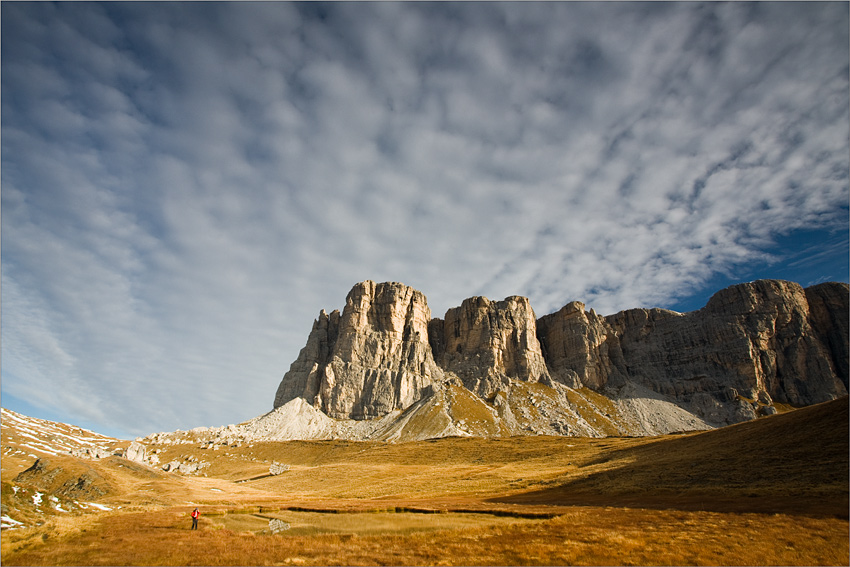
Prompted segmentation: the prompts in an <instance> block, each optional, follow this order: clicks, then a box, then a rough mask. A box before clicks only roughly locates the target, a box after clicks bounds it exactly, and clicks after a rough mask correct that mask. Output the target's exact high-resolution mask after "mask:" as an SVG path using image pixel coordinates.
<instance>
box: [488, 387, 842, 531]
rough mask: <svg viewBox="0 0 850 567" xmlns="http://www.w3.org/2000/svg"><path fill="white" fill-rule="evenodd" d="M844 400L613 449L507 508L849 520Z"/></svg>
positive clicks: (516, 499)
mask: <svg viewBox="0 0 850 567" xmlns="http://www.w3.org/2000/svg"><path fill="white" fill-rule="evenodd" d="M848 442H850V439H849V438H848V398H847V397H844V398H841V399H839V400H834V401H831V402H826V403H823V404H818V405H815V406H811V407H808V408H803V409H799V410H796V411H793V412H789V413H785V414H781V415H775V416H771V417H766V418H762V419H759V420H756V421H752V422H747V423H742V424H738V425H734V426H730V427H726V428H722V429H717V430H713V431H708V432H703V433H696V434H690V435H687V436H681V437H670V436H667V437H663V438H658V439H655V440H648V442H646V443H641V444H636V445H634V446H630V447H623V448H612V450H610V451H608V452H606V453H605V454H604V455H600V457H599V459H598V460H597V461H596V462H592V463H588V467H589V468H591V467H597V468H599V469H600V470H596V471H594V472H592V473H590V474H586V475H582V474H576V475H569V476H568V477H566V478H564V479H563V482H560V483H558V485H557V486H554V487H551V488H545V489H541V490H533V491H529V492H527V493H524V494H519V495H514V496H510V497H507V498H504V499H500V500H503V501H505V502H512V503H522V504H532V503H533V504H570V503H573V504H574V503H592V502H602V501H605V502H607V503H609V504H611V505H614V504H640V505H644V506H646V505H657V506H662V507H687V508H705V509H711V508H722V509H740V510H757V509H776V510H785V511H800V512H807V511H818V512H823V511H825V509H829V510H830V511H831V513H834V514H836V515H840V516H843V517H846V516H847V509H848V478H850V465H848V453H849V452H850V449H848Z"/></svg>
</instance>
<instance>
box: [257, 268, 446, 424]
mask: <svg viewBox="0 0 850 567" xmlns="http://www.w3.org/2000/svg"><path fill="white" fill-rule="evenodd" d="M430 320H431V310H430V309H429V308H428V303H427V301H426V300H425V296H424V295H422V293H421V292H419V291H416V290H414V289H413V288H411V287H409V286H406V285H404V284H400V283H395V282H389V283H381V284H375V283H374V282H372V281H365V282H362V283H359V284H357V285H355V286H354V288H353V289H352V290H351V291H350V292H349V294H348V297H347V298H346V301H345V308H344V309H343V312H342V315H341V316H340V315H339V312H337V311H334V312H332V313H331V314H330V315H327V314H326V313H325V312H324V311H322V312H321V314H320V315H319V319H318V320H317V321H316V322H315V323H314V325H313V330H312V332H311V333H310V337H309V339H308V340H307V346H305V347H304V349H302V351H301V353H300V354H299V356H298V360H296V361H295V362H294V363H293V365H292V367H291V368H290V370H289V372H287V374H286V375H285V376H284V378H283V381H281V384H280V387H279V388H278V391H277V395H276V396H275V404H274V406H275V407H276V408H277V407H280V406H282V405H284V404H286V403H287V402H288V401H290V400H292V399H293V398H295V397H302V398H304V399H305V400H307V401H308V402H309V403H311V404H313V405H315V407H316V408H318V409H320V410H322V411H323V412H324V413H326V414H327V415H329V416H331V417H333V418H337V419H345V418H352V419H367V418H372V417H378V416H381V415H384V414H386V413H388V412H390V411H393V410H395V409H404V408H406V407H408V406H410V405H411V404H413V403H414V402H416V401H417V400H419V399H420V398H421V397H422V396H423V395H424V394H426V393H428V392H429V391H430V389H429V388H430V386H431V385H432V384H433V383H434V382H435V381H441V380H442V378H443V372H442V370H441V369H440V368H439V367H438V366H437V364H436V363H435V362H434V357H433V355H432V352H431V347H430V345H429V343H428V322H429V321H430Z"/></svg>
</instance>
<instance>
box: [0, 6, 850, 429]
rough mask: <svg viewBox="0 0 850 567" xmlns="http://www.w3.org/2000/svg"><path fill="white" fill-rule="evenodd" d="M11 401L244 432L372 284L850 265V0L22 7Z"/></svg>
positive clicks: (599, 281) (7, 100)
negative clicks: (316, 328) (311, 344)
mask: <svg viewBox="0 0 850 567" xmlns="http://www.w3.org/2000/svg"><path fill="white" fill-rule="evenodd" d="M0 10H2V20H0V22H2V23H1V24H0V25H2V38H1V39H0V41H2V52H1V53H2V55H0V56H1V57H2V66H1V67H0V69H1V70H0V80H1V81H2V90H1V91H0V92H2V96H1V97H0V98H2V131H1V132H0V139H2V154H0V156H1V158H2V169H0V172H2V223H0V230H2V239H1V240H0V242H2V288H0V289H2V295H0V300H1V301H2V319H0V322H1V323H2V337H0V338H2V390H0V391H1V393H2V404H3V406H4V407H8V408H10V409H14V410H16V411H23V412H24V413H28V414H29V415H33V416H35V417H42V418H47V419H55V420H58V421H64V422H68V423H74V424H77V425H82V426H84V427H89V428H92V429H95V430H96V431H99V432H101V433H105V434H112V435H117V436H121V437H125V438H128V437H133V436H137V435H146V434H148V433H152V432H157V431H172V430H175V429H178V428H179V429H189V428H192V427H196V426H217V425H226V424H229V423H239V422H241V421H244V420H246V419H250V418H252V417H255V416H257V415H261V414H263V413H265V412H267V411H269V410H271V409H272V404H273V400H274V394H275V390H276V388H277V385H278V383H279V382H280V380H281V378H282V376H283V375H284V373H285V372H286V371H287V370H288V368H289V365H290V364H291V363H292V362H293V361H294V360H295V359H296V357H297V356H298V352H299V350H300V349H301V348H302V347H303V346H304V344H305V343H306V340H307V336H308V334H309V332H310V328H311V326H312V323H313V320H314V319H315V318H316V317H317V316H318V314H319V311H320V310H321V309H325V310H327V311H331V310H333V309H342V308H343V307H344V305H345V297H346V294H347V293H348V291H349V290H350V289H351V287H352V286H353V285H354V284H356V283H357V282H360V281H363V280H367V279H370V280H374V281H376V282H382V281H399V282H403V283H405V284H407V285H410V286H412V287H414V288H416V289H418V290H420V291H421V292H423V293H424V294H425V296H426V297H427V298H428V303H429V306H430V308H431V311H432V315H433V316H434V317H442V316H443V314H444V313H445V311H446V310H447V309H449V308H451V307H454V306H457V305H460V303H461V302H462V301H463V300H464V299H465V298H468V297H472V296H476V295H483V296H486V297H489V298H491V299H495V300H499V299H502V298H504V297H507V296H511V295H523V296H526V297H528V298H529V299H530V301H531V305H532V307H533V308H534V310H535V313H536V314H537V315H538V316H542V315H544V314H547V313H551V312H553V311H556V310H557V309H559V308H560V307H562V306H563V305H565V304H566V303H568V302H570V301H574V300H578V301H582V302H584V303H585V304H586V306H587V309H590V308H593V309H594V310H595V311H596V312H597V313H600V314H613V313H616V312H618V311H620V310H622V309H628V308H634V307H665V308H670V309H675V310H677V311H690V310H694V309H699V308H700V307H702V306H703V305H704V304H705V302H706V300H707V299H708V298H709V297H710V296H711V295H712V294H713V293H714V292H716V291H718V290H719V289H721V288H723V287H726V286H728V285H732V284H735V283H739V282H743V281H751V280H754V279H760V278H779V279H788V280H792V281H796V282H798V283H800V284H801V285H804V286H808V285H812V284H816V283H820V282H823V281H843V282H847V281H848V255H850V252H848V240H850V238H849V237H848V225H850V221H849V220H848V201H850V196H848V171H850V144H848V138H850V119H848V109H850V97H848V95H850V86H848V77H849V76H850V70H848V65H850V55H849V54H848V51H850V48H849V47H848V46H850V38H848V30H850V18H848V4H847V3H846V2H829V3H818V2H801V3H795V2H778V3H771V2H758V3H731V4H721V3H707V4H703V3H692V2H684V3H656V2H649V3H614V2H601V3H579V2H566V3H561V2H546V3H532V2H517V3H514V2H503V3H487V2H474V3H454V2H441V3H435V4H430V3H395V2H381V3H360V2H352V3H331V4H324V3H305V4H297V3H279V2H258V3H253V2H236V3H224V2H217V3H201V2H185V3H184V2H175V3H170V2H156V3H142V2H126V3H125V2H116V3H85V2H61V3H55V4H54V3H46V2H45V3H43V2H33V3H29V2H3V3H2V5H0Z"/></svg>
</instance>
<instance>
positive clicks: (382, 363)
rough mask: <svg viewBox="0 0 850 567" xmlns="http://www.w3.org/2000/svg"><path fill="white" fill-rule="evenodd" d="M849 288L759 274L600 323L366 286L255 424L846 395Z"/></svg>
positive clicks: (636, 418) (683, 412) (652, 415)
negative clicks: (684, 301)
mask: <svg viewBox="0 0 850 567" xmlns="http://www.w3.org/2000/svg"><path fill="white" fill-rule="evenodd" d="M848 295H850V293H849V292H848V286H847V284H841V283H828V284H821V285H817V286H813V287H810V288H808V289H803V288H802V287H801V286H799V285H798V284H795V283H792V282H785V281H775V280H762V281H756V282H750V283H745V284H740V285H736V286H732V287H730V288H727V289H724V290H722V291H719V292H718V293H716V294H715V295H714V296H713V297H712V298H711V299H710V300H709V302H708V304H707V305H706V306H705V307H704V308H702V309H700V310H697V311H693V312H690V313H676V312H674V311H668V310H664V309H629V310H626V311H622V312H620V313H617V314H614V315H609V316H600V315H597V314H596V313H595V312H594V311H593V310H592V309H591V310H589V311H586V310H585V306H584V305H583V304H582V303H580V302H572V303H569V304H567V305H566V306H565V307H563V308H562V309H561V310H559V311H557V312H555V313H552V314H550V315H546V316H544V317H541V318H540V319H539V320H538V319H536V317H535V314H534V311H533V310H532V308H531V306H530V304H529V301H528V299H526V298H524V297H517V296H514V297H508V298H506V299H505V300H503V301H491V300H489V299H487V298H484V297H473V298H470V299H467V300H466V301H464V302H463V303H462V304H461V305H460V306H459V307H456V308H452V309H449V310H448V311H447V312H446V314H445V316H444V318H442V319H437V318H435V319H432V318H431V313H430V310H429V308H428V305H427V302H426V299H425V296H424V295H423V294H422V293H421V292H419V291H416V290H414V289H413V288H410V287H408V286H405V285H403V284H400V283H382V284H375V283H374V282H371V281H366V282H362V283H360V284H357V285H355V286H354V288H353V289H352V290H351V292H350V293H349V294H348V297H347V298H346V305H345V308H344V309H343V312H342V314H340V313H339V311H333V312H332V313H330V314H328V313H326V312H325V311H324V310H323V311H321V313H320V314H319V318H318V319H317V320H316V321H315V322H314V324H313V329H312V331H311V333H310V336H309V339H308V341H307V345H306V346H305V347H304V348H303V349H302V350H301V353H300V354H299V356H298V359H297V360H296V361H295V362H293V363H292V366H291V367H290V369H289V372H287V373H286V375H285V376H284V377H283V380H282V381H281V383H280V386H279V387H278V390H277V395H276V396H275V403H274V407H275V410H274V411H273V412H271V413H270V414H267V415H266V416H262V417H261V418H257V419H256V420H252V422H250V423H249V424H246V425H245V427H246V428H247V429H246V431H249V430H250V431H251V432H252V433H250V435H254V436H255V437H256V436H264V435H265V433H264V431H265V430H266V429H268V431H269V435H273V436H274V437H275V438H281V439H282V438H303V439H315V438H334V437H346V438H370V439H386V440H395V441H398V440H412V439H419V438H425V437H428V436H446V435H482V436H495V435H517V434H555V435H559V434H560V435H586V436H595V435H654V434H659V433H667V432H670V431H678V430H688V429H705V428H709V427H716V426H721V425H725V424H729V423H736V422H740V421H744V420H747V419H754V418H756V417H758V416H759V415H767V414H770V413H775V412H776V411H777V406H776V405H775V404H777V403H779V404H787V405H792V406H803V405H809V404H813V403H818V402H822V401H826V400H829V399H834V398H837V397H840V396H844V395H847V389H848V326H849V325H848V310H850V305H848ZM464 392H465V393H464ZM482 408H483V409H482ZM466 414H469V416H467V415H466ZM471 415H475V416H477V417H475V418H472V417H470V416H471ZM261 430H262V431H261ZM420 430H421V431H420ZM426 430H427V431H426ZM272 432H273V433H272ZM246 435H248V433H246ZM423 435H424V436H425V437H423Z"/></svg>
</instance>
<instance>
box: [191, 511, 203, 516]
mask: <svg viewBox="0 0 850 567" xmlns="http://www.w3.org/2000/svg"><path fill="white" fill-rule="evenodd" d="M200 515H201V513H200V512H198V511H197V510H192V517H193V518H197V517H198V516H200Z"/></svg>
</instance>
